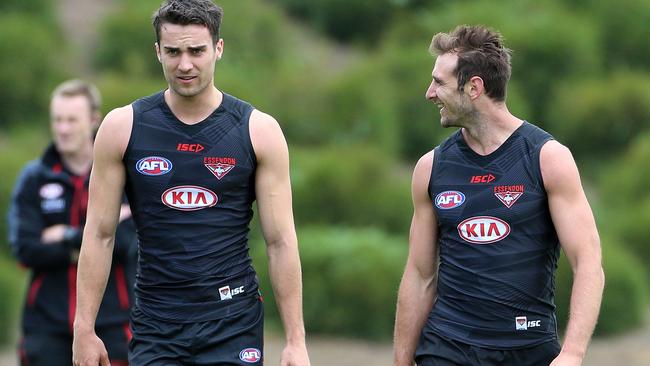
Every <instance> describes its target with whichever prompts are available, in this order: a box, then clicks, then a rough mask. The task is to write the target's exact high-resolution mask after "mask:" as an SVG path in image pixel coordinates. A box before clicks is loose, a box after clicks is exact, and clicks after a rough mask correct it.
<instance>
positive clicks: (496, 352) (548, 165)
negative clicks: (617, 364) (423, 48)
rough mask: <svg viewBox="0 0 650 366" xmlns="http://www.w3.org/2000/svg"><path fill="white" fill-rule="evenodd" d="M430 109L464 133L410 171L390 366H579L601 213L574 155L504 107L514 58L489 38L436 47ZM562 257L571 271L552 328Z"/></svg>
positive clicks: (594, 308)
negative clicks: (562, 316) (563, 316)
mask: <svg viewBox="0 0 650 366" xmlns="http://www.w3.org/2000/svg"><path fill="white" fill-rule="evenodd" d="M430 50H431V52H432V53H433V54H435V55H437V58H436V62H435V66H434V68H433V73H432V77H433V81H432V82H431V85H430V86H429V89H428V90H427V92H426V98H427V99H428V100H430V101H431V102H433V103H435V104H436V105H437V106H438V108H439V109H440V124H441V125H442V126H443V127H455V128H458V131H457V132H456V133H454V134H453V135H452V136H451V137H450V138H448V139H447V140H445V141H444V142H443V143H442V144H440V146H438V147H436V148H435V149H433V150H432V151H430V152H428V153H427V154H425V155H424V156H423V157H422V158H421V159H420V160H419V161H418V163H417V165H416V167H415V171H414V173H413V185H412V194H413V205H414V214H413V220H412V223H411V232H410V239H409V256H408V260H407V264H406V269H405V271H404V276H403V278H402V283H401V285H400V290H399V297H398V305H397V319H396V324H395V363H394V364H395V366H411V365H413V362H414V361H415V362H416V363H417V364H418V365H420V366H430V365H440V366H467V365H484V366H492V365H494V366H497V365H498V366H510V365H511V366H527V365H529V366H542V365H549V364H550V365H553V366H569V365H571V366H578V365H580V364H581V363H582V359H583V357H584V355H585V352H586V350H587V344H588V343H589V339H590V337H591V334H592V332H593V329H594V326H595V324H596V320H597V318H598V311H599V308H600V301H601V297H602V291H603V282H604V275H603V271H602V267H601V251H600V241H599V238H598V232H597V230H596V225H595V222H594V218H593V214H592V212H591V209H590V207H589V203H588V202H587V199H586V197H585V194H584V191H583V189H582V186H581V183H580V177H579V174H578V169H577V167H576V164H575V162H574V160H573V157H572V155H571V153H570V151H569V150H568V149H567V148H566V147H564V146H563V145H561V144H560V143H558V142H557V141H555V140H554V139H553V137H552V136H551V135H549V134H548V133H546V132H545V131H543V130H541V129H539V128H538V127H536V126H534V125H532V124H530V123H528V122H526V121H523V120H521V119H519V118H517V117H515V116H514V115H512V114H511V113H510V112H509V111H508V108H507V106H506V103H505V100H506V86H507V82H508V80H509V79H510V73H511V69H510V50H509V49H507V48H506V47H505V46H504V45H503V41H502V39H501V35H500V34H499V33H497V32H494V31H492V30H490V29H488V28H486V27H483V26H459V27H457V28H456V29H455V30H454V31H453V32H451V33H449V34H447V33H439V34H437V35H436V36H434V38H433V42H432V43H431V48H430ZM560 248H562V249H563V251H564V253H565V254H566V256H567V259H568V260H569V263H570V264H571V267H572V269H573V273H574V281H573V290H572V295H571V309H570V310H571V311H570V314H571V316H570V319H569V323H568V327H567V330H566V333H565V339H564V344H563V346H562V347H561V349H560V345H559V343H558V336H557V330H556V323H557V322H556V319H555V304H554V290H555V282H554V273H555V270H556V268H557V261H558V257H559V254H560Z"/></svg>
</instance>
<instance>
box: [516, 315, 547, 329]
mask: <svg viewBox="0 0 650 366" xmlns="http://www.w3.org/2000/svg"><path fill="white" fill-rule="evenodd" d="M541 326H542V321H541V320H528V318H527V317H525V316H518V317H516V318H515V329H516V330H528V328H538V327H541Z"/></svg>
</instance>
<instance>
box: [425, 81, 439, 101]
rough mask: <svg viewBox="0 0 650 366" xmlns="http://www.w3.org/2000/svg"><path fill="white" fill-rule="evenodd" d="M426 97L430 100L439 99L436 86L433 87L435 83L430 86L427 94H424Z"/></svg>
mask: <svg viewBox="0 0 650 366" xmlns="http://www.w3.org/2000/svg"><path fill="white" fill-rule="evenodd" d="M424 96H425V98H427V99H428V100H435V99H436V98H437V97H438V94H437V93H436V86H435V85H433V82H432V83H431V84H429V88H427V92H426V93H425V94H424Z"/></svg>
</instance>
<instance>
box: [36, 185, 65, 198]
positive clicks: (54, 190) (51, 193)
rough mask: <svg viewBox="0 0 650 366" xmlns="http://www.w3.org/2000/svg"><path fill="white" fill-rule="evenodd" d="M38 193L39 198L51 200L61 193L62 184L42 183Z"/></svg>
mask: <svg viewBox="0 0 650 366" xmlns="http://www.w3.org/2000/svg"><path fill="white" fill-rule="evenodd" d="M38 193H39V194H40V195H41V198H45V199H46V200H53V199H56V198H59V197H61V196H62V195H63V186H62V185H60V184H59V183H48V184H45V185H43V186H42V187H41V189H40V190H39V191H38Z"/></svg>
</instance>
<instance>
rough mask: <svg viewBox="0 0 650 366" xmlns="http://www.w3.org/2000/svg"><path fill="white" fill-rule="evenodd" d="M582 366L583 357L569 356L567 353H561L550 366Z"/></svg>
mask: <svg viewBox="0 0 650 366" xmlns="http://www.w3.org/2000/svg"><path fill="white" fill-rule="evenodd" d="M580 365H582V357H580V356H578V355H575V354H569V353H567V352H560V354H559V355H558V356H557V357H556V358H555V360H553V362H551V364H550V365H549V366H580Z"/></svg>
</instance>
